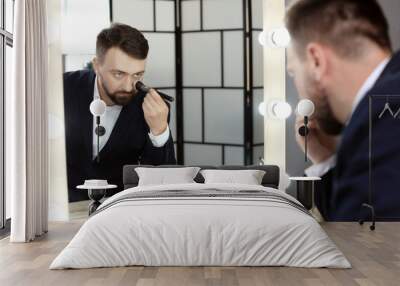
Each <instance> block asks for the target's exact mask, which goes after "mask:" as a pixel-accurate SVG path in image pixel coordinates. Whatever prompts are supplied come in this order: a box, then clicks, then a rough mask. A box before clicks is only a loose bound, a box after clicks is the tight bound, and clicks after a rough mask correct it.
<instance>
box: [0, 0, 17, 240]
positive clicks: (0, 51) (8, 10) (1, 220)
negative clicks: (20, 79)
mask: <svg viewBox="0 0 400 286" xmlns="http://www.w3.org/2000/svg"><path fill="white" fill-rule="evenodd" d="M13 25H14V0H0V59H1V61H0V63H1V66H0V71H1V72H0V236H2V235H4V234H5V233H7V232H9V226H10V217H11V210H10V206H11V200H10V197H11V196H10V193H9V192H7V190H6V188H5V128H6V124H5V120H4V119H5V105H6V98H7V97H8V95H9V94H10V93H11V74H12V68H13V63H12V48H13V30H14V27H13Z"/></svg>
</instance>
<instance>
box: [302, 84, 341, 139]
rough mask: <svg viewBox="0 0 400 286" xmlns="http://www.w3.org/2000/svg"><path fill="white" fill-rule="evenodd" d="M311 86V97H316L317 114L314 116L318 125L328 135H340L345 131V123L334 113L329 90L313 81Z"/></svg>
mask: <svg viewBox="0 0 400 286" xmlns="http://www.w3.org/2000/svg"><path fill="white" fill-rule="evenodd" d="M309 86H310V87H313V88H312V89H311V90H309V92H308V93H309V94H308V95H309V96H311V97H310V99H314V98H315V101H316V102H314V104H315V114H314V116H313V117H314V118H315V119H316V121H317V122H318V126H319V127H320V128H321V129H322V131H323V132H325V133H326V134H328V135H332V136H337V135H340V134H341V133H342V131H343V128H344V125H343V124H342V123H341V122H340V121H338V120H337V119H336V118H335V115H334V114H333V111H332V107H331V106H330V104H329V102H328V100H327V95H328V94H327V92H326V91H325V90H324V89H323V88H320V87H318V83H317V82H315V81H312V83H311V84H309Z"/></svg>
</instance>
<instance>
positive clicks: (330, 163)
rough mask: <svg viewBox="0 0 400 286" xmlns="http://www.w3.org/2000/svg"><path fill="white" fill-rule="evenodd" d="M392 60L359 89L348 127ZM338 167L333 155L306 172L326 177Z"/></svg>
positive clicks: (377, 68)
mask: <svg viewBox="0 0 400 286" xmlns="http://www.w3.org/2000/svg"><path fill="white" fill-rule="evenodd" d="M389 60H390V58H386V59H384V60H383V61H382V62H381V63H380V64H379V65H378V66H377V67H376V68H375V69H374V71H373V72H372V73H371V74H370V75H369V76H368V78H367V79H366V81H365V82H364V84H363V85H362V86H361V88H360V89H359V91H358V93H357V95H356V97H355V99H354V101H353V105H352V110H351V114H350V117H349V120H348V121H347V122H346V125H347V124H348V123H349V122H350V120H351V117H352V116H353V114H354V111H355V110H356V108H357V106H358V105H359V104H360V102H361V101H362V99H363V98H364V97H365V96H366V95H367V93H368V91H369V90H370V89H371V88H372V87H373V86H374V85H375V83H376V81H377V80H378V78H379V76H380V75H381V74H382V72H383V70H384V69H385V67H386V66H387V64H388V63H389ZM335 165H336V155H332V156H331V157H329V158H328V159H326V160H325V161H323V162H321V163H318V164H314V165H312V166H311V167H309V168H307V169H306V170H305V173H306V175H307V176H308V177H321V176H323V175H325V174H326V173H327V172H328V171H329V170H330V169H332V168H333V167H335Z"/></svg>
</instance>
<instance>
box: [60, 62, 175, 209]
mask: <svg viewBox="0 0 400 286" xmlns="http://www.w3.org/2000/svg"><path fill="white" fill-rule="evenodd" d="M94 82H95V73H94V71H92V70H81V71H75V72H68V73H65V74H64V109H65V127H66V128H65V133H66V151H67V152H66V155H67V176H68V190H69V191H68V194H69V200H70V201H78V200H84V199H87V194H86V193H85V192H83V191H77V190H76V186H77V185H80V184H83V182H84V180H86V179H106V180H108V182H109V183H110V184H116V185H118V188H117V189H116V190H115V191H112V192H109V193H108V194H109V195H112V194H114V193H116V192H118V191H121V190H123V183H122V167H123V166H124V165H126V164H138V163H139V162H140V163H141V164H149V165H162V164H176V159H175V151H174V144H173V140H172V135H170V137H169V139H168V141H167V143H166V144H165V145H164V146H163V147H159V148H157V147H154V146H153V144H152V142H151V140H150V138H149V136H148V132H149V127H148V125H147V123H146V121H145V119H144V114H143V109H142V103H143V99H144V96H145V94H143V93H138V94H137V95H135V97H134V98H133V100H132V101H131V102H130V103H129V104H128V105H126V106H124V107H123V108H122V110H121V113H120V115H119V117H118V119H117V122H116V123H115V126H114V128H113V130H112V132H111V135H110V138H109V139H108V141H107V143H106V145H105V146H104V147H103V149H102V150H101V151H100V163H97V162H96V160H93V158H92V148H93V143H92V142H93V115H92V114H91V113H90V111H89V105H90V103H91V102H92V101H93V89H94ZM168 121H169V116H168ZM106 132H110V130H106Z"/></svg>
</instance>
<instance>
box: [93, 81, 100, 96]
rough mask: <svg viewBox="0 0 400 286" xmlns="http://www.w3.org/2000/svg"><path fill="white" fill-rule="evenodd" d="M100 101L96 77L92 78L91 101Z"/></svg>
mask: <svg viewBox="0 0 400 286" xmlns="http://www.w3.org/2000/svg"><path fill="white" fill-rule="evenodd" d="M96 99H100V94H99V88H98V87H97V76H95V77H94V89H93V100H96Z"/></svg>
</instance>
